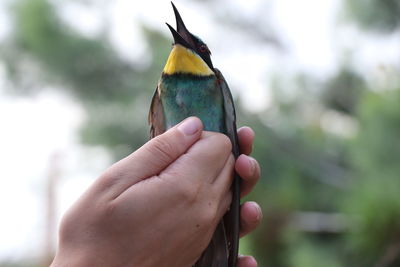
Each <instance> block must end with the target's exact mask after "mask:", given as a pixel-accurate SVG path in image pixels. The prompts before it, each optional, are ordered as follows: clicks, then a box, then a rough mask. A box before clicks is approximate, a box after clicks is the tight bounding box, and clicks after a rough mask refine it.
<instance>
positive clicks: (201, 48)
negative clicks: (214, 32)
mask: <svg viewBox="0 0 400 267" xmlns="http://www.w3.org/2000/svg"><path fill="white" fill-rule="evenodd" d="M199 50H200V52H201V53H205V52H207V50H208V49H207V46H205V45H201V46H200V47H199Z"/></svg>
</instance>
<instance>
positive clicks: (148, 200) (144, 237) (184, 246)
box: [51, 117, 262, 267]
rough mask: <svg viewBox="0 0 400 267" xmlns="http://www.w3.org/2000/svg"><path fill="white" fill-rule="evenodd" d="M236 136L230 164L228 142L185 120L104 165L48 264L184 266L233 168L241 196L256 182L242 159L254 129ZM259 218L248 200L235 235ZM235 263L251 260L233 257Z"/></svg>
mask: <svg viewBox="0 0 400 267" xmlns="http://www.w3.org/2000/svg"><path fill="white" fill-rule="evenodd" d="M238 135H239V142H240V147H241V151H243V153H244V154H243V155H241V156H240V157H239V158H238V159H237V160H236V162H235V160H234V158H233V156H232V154H231V153H230V151H231V143H230V141H229V139H228V138H227V137H226V136H225V135H223V134H220V133H214V132H206V131H203V125H202V123H201V121H200V120H199V119H197V118H194V117H191V118H188V119H186V120H184V121H183V122H181V123H180V124H178V125H177V126H175V127H173V128H172V129H170V130H168V131H167V132H166V133H164V134H162V135H160V136H158V137H156V138H153V139H152V140H150V141H149V142H147V143H146V144H145V145H143V146H142V147H141V148H139V149H138V150H137V151H135V152H134V153H132V154H131V155H129V156H128V157H126V158H124V159H122V160H120V161H119V162H117V163H115V164H114V165H112V166H111V167H110V168H109V169H107V170H106V171H105V172H104V173H103V174H102V175H101V177H99V178H98V179H97V180H96V181H95V182H94V183H93V185H92V186H90V188H89V189H88V190H87V191H86V192H85V193H84V194H83V195H82V196H81V197H80V199H79V200H78V201H77V202H76V203H75V204H74V205H73V206H72V207H71V208H70V209H69V211H68V212H67V213H66V214H65V215H64V217H63V220H62V222H61V226H60V233H59V246H58V251H57V254H56V257H55V259H54V261H53V263H52V265H51V266H53V267H55V266H144V267H150V266H151V267H153V266H176V267H181V266H182V267H188V266H191V265H192V264H193V263H194V262H196V260H197V259H198V258H199V257H200V255H201V253H202V251H203V250H204V249H205V248H206V247H207V245H208V243H209V241H210V239H211V237H212V234H213V232H214V229H215V227H216V225H217V223H218V222H219V221H220V219H221V218H222V216H223V215H224V213H225V212H226V210H227V209H228V208H229V205H230V201H231V193H230V190H229V188H230V183H231V182H232V173H233V169H234V168H235V169H236V171H237V172H238V173H239V174H240V176H241V177H242V178H243V182H242V192H241V195H242V196H244V195H246V194H248V193H249V192H250V191H251V190H252V188H253V187H254V185H255V184H256V182H257V180H258V179H259V177H260V167H259V165H258V163H257V161H256V160H254V159H253V158H251V157H250V156H248V155H249V154H250V153H251V147H252V143H253V139H254V132H253V131H252V130H251V129H250V128H248V127H244V128H241V129H239V131H238ZM261 218H262V213H261V209H260V207H259V206H258V205H257V204H256V203H254V202H246V203H244V204H243V205H242V207H241V233H240V235H241V236H244V235H246V234H247V233H249V232H251V231H252V230H254V229H255V227H256V226H257V225H258V224H259V223H260V220H261ZM237 266H238V267H255V266H257V263H256V261H255V260H254V258H253V257H251V256H240V257H239V259H238V265H237Z"/></svg>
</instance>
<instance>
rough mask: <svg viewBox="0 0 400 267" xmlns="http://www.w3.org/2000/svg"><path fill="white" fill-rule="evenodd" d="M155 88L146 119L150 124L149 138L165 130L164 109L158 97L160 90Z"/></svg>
mask: <svg viewBox="0 0 400 267" xmlns="http://www.w3.org/2000/svg"><path fill="white" fill-rule="evenodd" d="M158 88H159V87H157V88H156V91H155V92H154V95H153V99H152V100H151V105H150V111H149V117H148V121H149V124H150V138H153V137H155V136H157V135H159V134H162V133H163V132H165V130H166V129H165V120H164V109H163V106H162V103H161V99H160V91H159V89H158Z"/></svg>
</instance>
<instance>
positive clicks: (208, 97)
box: [159, 74, 225, 132]
mask: <svg viewBox="0 0 400 267" xmlns="http://www.w3.org/2000/svg"><path fill="white" fill-rule="evenodd" d="M159 90H160V98H161V99H162V104H163V107H164V115H165V123H166V127H167V128H170V127H172V126H173V125H176V124H178V123H179V122H181V121H182V120H184V119H185V118H187V117H190V116H196V117H199V118H200V119H201V121H202V122H203V124H204V129H205V130H206V131H214V132H225V127H224V125H223V123H222V122H223V116H224V114H223V99H222V94H221V90H220V89H219V88H218V86H217V78H216V76H215V75H211V76H205V77H198V76H194V75H188V74H178V75H163V76H162V77H161V80H160V83H159Z"/></svg>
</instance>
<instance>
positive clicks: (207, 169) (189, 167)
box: [161, 132, 232, 186]
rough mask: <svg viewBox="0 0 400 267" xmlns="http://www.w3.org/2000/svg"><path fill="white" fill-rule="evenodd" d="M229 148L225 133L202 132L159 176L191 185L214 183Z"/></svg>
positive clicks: (226, 158)
mask: <svg viewBox="0 0 400 267" xmlns="http://www.w3.org/2000/svg"><path fill="white" fill-rule="evenodd" d="M231 149H232V144H231V142H230V140H229V138H228V137H227V136H226V135H224V134H220V133H211V132H203V134H202V136H201V138H200V140H199V141H198V142H196V143H195V144H194V145H193V146H192V147H191V148H190V149H189V150H188V151H187V153H185V154H184V155H182V156H181V157H180V158H179V159H177V160H176V161H175V162H174V163H172V164H171V165H170V166H169V167H168V168H167V169H165V170H164V171H163V172H162V173H161V178H163V179H169V180H170V181H171V182H174V183H182V182H187V183H189V184H190V185H192V186H196V185H198V184H201V183H204V182H207V183H214V181H215V180H216V178H217V177H219V174H220V173H221V171H222V169H223V168H224V166H225V164H226V162H227V160H228V158H229V156H230V155H231ZM182 178H184V180H182Z"/></svg>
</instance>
